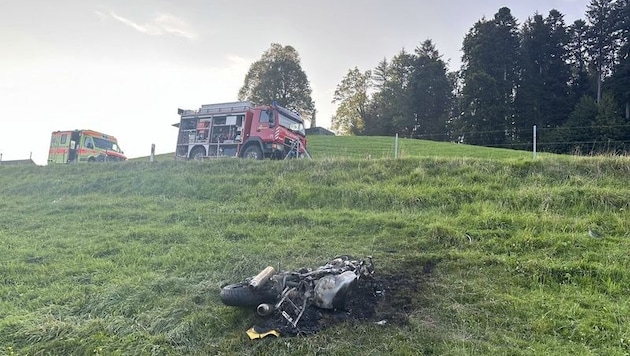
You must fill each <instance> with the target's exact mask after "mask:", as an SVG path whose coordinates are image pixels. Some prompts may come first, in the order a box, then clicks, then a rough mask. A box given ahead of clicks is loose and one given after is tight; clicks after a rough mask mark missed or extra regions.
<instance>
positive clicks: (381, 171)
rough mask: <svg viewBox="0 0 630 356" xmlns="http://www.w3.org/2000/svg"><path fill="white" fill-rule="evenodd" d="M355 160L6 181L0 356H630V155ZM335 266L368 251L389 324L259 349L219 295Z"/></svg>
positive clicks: (335, 328)
mask: <svg viewBox="0 0 630 356" xmlns="http://www.w3.org/2000/svg"><path fill="white" fill-rule="evenodd" d="M313 141H314V142H313V150H314V151H315V147H316V142H315V140H313ZM329 142H332V141H329ZM323 146H324V145H323V144H322V147H323ZM452 146H458V145H452ZM403 147H404V146H403ZM342 151H343V150H342V149H341V148H337V149H333V148H332V147H331V148H330V150H329V151H328V152H329V153H327V154H325V153H322V154H321V155H322V156H324V157H325V158H322V159H314V160H291V161H246V160H232V159H227V160H218V161H204V162H178V161H174V160H170V159H169V160H160V161H158V162H155V163H153V164H149V163H148V162H142V161H136V162H133V161H132V162H124V163H115V164H104V165H69V166H68V165H62V166H47V167H19V166H14V167H9V166H7V167H3V166H0V196H1V197H2V200H0V241H1V244H0V275H1V276H2V277H1V278H2V279H1V280H0V281H1V282H2V283H0V295H1V296H2V298H1V299H0V310H1V314H0V350H1V351H0V354H2V353H4V354H20V355H22V354H48V353H49V354H59V355H61V354H103V355H110V354H167V355H168V354H173V355H174V354H182V353H185V354H199V355H206V354H239V355H243V354H274V355H281V354H294V355H303V354H315V353H317V354H342V355H350V354H352V355H355V354H417V353H420V354H435V355H441V354H455V355H478V354H523V355H540V354H546V355H550V354H556V355H566V354H591V353H592V354H606V355H615V354H620V355H621V354H625V353H628V352H630V328H629V327H628V325H630V320H629V319H630V318H629V317H628V315H630V310H629V306H630V302H629V301H628V298H627V295H628V292H630V290H629V288H630V287H629V286H630V274H629V273H628V271H629V270H630V257H629V256H628V253H627V251H628V248H629V247H630V243H629V242H628V237H629V231H630V229H629V227H630V226H629V225H630V216H629V215H630V213H629V210H630V206H629V202H630V188H629V187H628V184H627V181H628V178H627V177H628V174H629V173H630V160H628V159H627V158H614V157H610V158H572V157H567V158H552V157H543V158H542V159H537V160H535V161H532V160H531V158H525V157H522V158H504V159H484V158H463V157H462V156H459V157H458V156H457V155H453V156H451V157H438V154H439V153H438V152H437V151H436V152H435V155H427V156H425V157H420V156H413V155H412V154H411V153H409V154H407V155H403V158H402V159H398V160H393V159H380V158H379V157H377V156H378V154H373V155H372V157H373V159H370V160H367V159H365V158H360V159H351V158H336V157H334V155H333V152H342ZM321 152H324V151H323V148H322V151H321ZM510 152H514V151H510ZM314 155H315V154H314ZM329 155H330V157H328V156H329ZM377 158H379V159H377ZM589 230H590V231H597V235H596V237H591V236H589ZM594 236H595V235H594ZM339 254H351V255H354V256H356V257H364V256H367V255H372V256H374V261H375V264H376V268H377V269H376V271H377V275H380V276H381V278H382V279H383V281H387V286H388V288H387V291H386V294H385V295H386V296H385V298H384V299H383V300H384V302H383V303H385V302H387V303H388V304H387V308H385V307H382V306H381V307H379V308H378V309H377V311H376V312H377V316H378V317H379V318H378V321H381V320H385V321H386V323H385V325H380V324H382V323H380V324H377V323H375V322H374V321H377V320H376V319H365V320H347V321H346V322H339V323H336V324H334V325H331V326H330V327H328V328H325V329H323V330H321V331H320V332H318V333H315V334H312V335H310V336H306V337H292V338H280V339H275V338H266V339H264V340H258V341H255V342H254V341H250V340H248V339H247V337H246V336H245V333H244V332H245V330H246V329H248V328H249V327H250V326H252V323H253V322H254V315H253V313H252V312H251V311H248V310H240V309H238V308H232V307H227V306H224V305H222V304H221V302H220V300H219V290H220V287H221V286H222V285H224V284H226V283H233V282H238V281H240V280H242V279H244V278H246V277H249V276H252V275H254V274H256V273H257V272H258V271H260V270H261V269H262V268H264V267H265V266H267V265H277V264H279V263H280V264H281V266H282V267H283V268H286V269H293V268H299V267H305V266H306V267H316V266H319V265H321V264H322V263H324V262H326V261H327V260H329V259H330V258H332V257H334V256H336V255H339Z"/></svg>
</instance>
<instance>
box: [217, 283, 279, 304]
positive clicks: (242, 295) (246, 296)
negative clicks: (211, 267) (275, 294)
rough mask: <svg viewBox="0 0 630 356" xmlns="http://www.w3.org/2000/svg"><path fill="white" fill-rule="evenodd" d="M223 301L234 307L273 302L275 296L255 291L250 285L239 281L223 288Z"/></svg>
mask: <svg viewBox="0 0 630 356" xmlns="http://www.w3.org/2000/svg"><path fill="white" fill-rule="evenodd" d="M221 301H222V302H223V304H225V305H229V306H233V307H250V306H258V305H259V304H261V303H267V302H271V301H273V298H270V296H266V295H263V294H258V293H255V292H254V291H253V290H251V288H249V286H247V285H245V284H242V283H237V284H229V285H227V286H225V287H223V288H221Z"/></svg>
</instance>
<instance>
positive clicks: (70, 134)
mask: <svg viewBox="0 0 630 356" xmlns="http://www.w3.org/2000/svg"><path fill="white" fill-rule="evenodd" d="M126 159H127V157H125V155H124V153H123V151H122V150H121V149H120V147H119V146H118V140H116V137H114V136H111V135H106V134H104V133H101V132H97V131H94V130H73V131H55V132H53V133H52V138H51V140H50V149H49V151H48V164H54V163H72V162H116V161H124V160H126Z"/></svg>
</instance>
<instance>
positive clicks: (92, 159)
mask: <svg viewBox="0 0 630 356" xmlns="http://www.w3.org/2000/svg"><path fill="white" fill-rule="evenodd" d="M88 162H96V158H94V157H90V158H88Z"/></svg>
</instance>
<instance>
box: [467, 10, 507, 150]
mask: <svg viewBox="0 0 630 356" xmlns="http://www.w3.org/2000/svg"><path fill="white" fill-rule="evenodd" d="M518 48H519V34H518V25H517V22H516V19H515V18H514V17H513V16H512V14H511V11H510V9H509V8H507V7H503V8H501V9H499V11H498V12H497V13H496V14H495V15H494V19H492V20H485V19H482V20H480V21H478V22H477V23H476V24H475V25H474V26H473V28H472V29H471V30H470V31H469V32H468V34H467V35H466V37H465V38H464V43H463V52H464V55H463V57H462V62H463V67H462V76H463V81H464V87H463V90H462V102H461V108H462V111H463V112H462V114H461V117H460V118H459V119H458V121H459V125H458V126H459V129H460V130H461V131H462V132H466V135H465V140H466V142H468V143H473V144H481V145H494V146H496V145H499V146H500V145H504V144H505V143H506V142H507V139H508V137H510V136H511V135H512V131H513V101H514V92H515V88H516V81H517V79H518Z"/></svg>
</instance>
